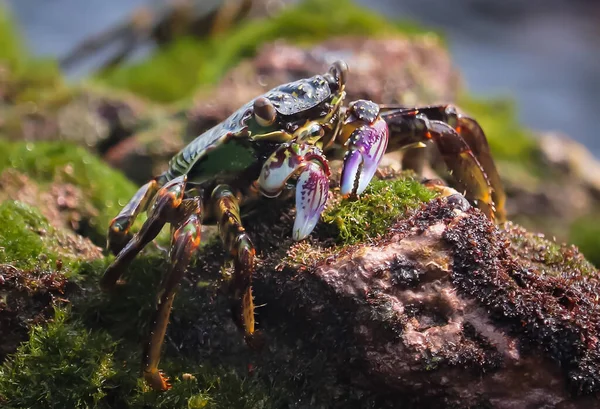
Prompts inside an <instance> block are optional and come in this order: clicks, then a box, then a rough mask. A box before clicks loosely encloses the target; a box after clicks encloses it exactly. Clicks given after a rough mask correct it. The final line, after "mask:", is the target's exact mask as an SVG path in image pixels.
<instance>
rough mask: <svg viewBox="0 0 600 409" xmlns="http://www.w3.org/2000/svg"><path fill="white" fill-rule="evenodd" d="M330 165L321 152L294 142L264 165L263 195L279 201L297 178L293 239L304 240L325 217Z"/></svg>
mask: <svg viewBox="0 0 600 409" xmlns="http://www.w3.org/2000/svg"><path fill="white" fill-rule="evenodd" d="M329 175H330V173H329V165H328V163H327V160H326V159H325V156H324V155H323V153H322V152H321V150H320V149H319V148H317V147H316V146H314V145H304V144H298V143H296V142H291V143H287V144H283V145H281V146H280V147H279V149H277V150H276V151H275V153H273V154H272V155H271V157H270V158H269V159H267V161H266V162H265V163H264V165H263V168H262V170H261V172H260V176H259V178H258V187H259V188H260V191H261V193H262V194H263V195H265V196H267V197H276V196H279V194H280V193H281V192H282V191H283V190H284V189H285V188H286V186H287V185H288V181H289V180H290V179H292V178H296V220H295V221H294V230H293V233H292V236H293V238H294V240H302V239H304V238H305V237H306V236H308V235H309V234H310V233H311V232H312V231H313V229H314V228H315V225H316V224H317V222H318V221H319V218H320V217H321V213H322V212H323V209H324V208H325V204H326V202H327V194H328V192H329Z"/></svg>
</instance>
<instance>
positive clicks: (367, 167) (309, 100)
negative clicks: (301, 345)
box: [100, 61, 504, 390]
mask: <svg viewBox="0 0 600 409" xmlns="http://www.w3.org/2000/svg"><path fill="white" fill-rule="evenodd" d="M347 77H348V67H347V65H346V64H345V63H344V62H343V61H337V62H335V63H333V64H332V65H331V67H330V69H329V71H328V72H327V73H325V74H322V75H315V76H313V77H311V78H305V79H300V80H298V81H294V82H290V83H287V84H283V85H280V86H278V87H276V88H274V89H272V90H270V91H268V92H267V93H265V94H264V95H262V96H259V97H257V98H255V99H254V100H252V101H250V102H248V103H247V104H246V105H244V106H242V107H241V108H240V109H238V110H237V111H236V112H234V113H233V114H232V115H231V116H230V117H229V118H227V119H226V120H225V121H223V122H222V123H220V124H218V125H216V126H215V127H213V128H212V129H209V130H208V131H206V132H204V133H203V134H201V135H200V136H198V137H197V138H196V139H194V140H193V141H192V142H191V143H190V144H189V145H187V146H186V147H184V148H183V149H182V150H181V151H180V152H179V153H178V154H177V155H175V156H174V157H173V158H172V159H171V161H170V162H169V167H168V170H166V171H165V172H164V173H162V174H161V175H159V176H157V177H155V178H154V179H152V180H150V181H149V182H148V183H146V184H145V185H143V186H142V187H141V188H140V189H139V190H138V191H137V193H135V195H134V196H133V198H132V199H131V200H130V201H129V202H128V203H127V204H126V205H125V206H124V207H123V209H122V210H121V212H120V213H119V214H118V215H117V216H116V217H115V218H114V219H113V220H112V222H111V224H110V227H109V231H108V247H109V248H110V249H111V250H112V251H113V252H114V253H115V254H116V257H115V259H114V261H113V262H112V264H110V266H109V267H108V268H107V270H106V272H105V274H104V276H103V277H102V279H101V282H100V284H101V287H102V288H103V289H104V290H110V289H112V288H113V287H115V285H116V284H117V282H118V281H119V277H120V276H121V275H122V273H124V272H125V271H126V270H127V267H128V265H129V264H130V262H131V261H132V260H133V259H134V258H135V257H136V255H137V254H138V253H139V252H140V251H141V250H142V249H143V248H144V247H145V246H146V245H147V244H148V243H150V242H151V241H152V240H154V238H155V237H156V236H157V235H158V233H159V232H160V231H161V229H162V228H163V226H164V225H165V224H167V223H169V224H170V225H171V232H172V242H171V247H170V265H169V268H168V272H167V275H166V277H165V279H164V280H163V282H162V284H161V290H160V293H159V294H160V295H159V299H158V304H157V309H156V311H155V316H154V319H153V323H152V328H151V333H150V337H149V340H148V342H147V344H146V347H145V352H144V354H143V358H142V359H143V362H142V366H143V376H144V378H145V380H146V382H147V383H148V384H149V385H150V386H151V387H152V388H154V389H156V390H166V389H168V388H169V387H170V385H169V383H168V379H167V377H166V376H165V375H164V374H163V373H162V371H160V370H159V361H160V355H161V347H162V344H163V341H164V337H165V333H166V329H167V325H168V321H169V315H170V312H171V307H172V304H173V299H174V296H175V294H176V291H177V287H178V284H179V282H180V280H181V279H182V277H183V275H184V273H185V271H186V269H187V267H188V264H189V263H190V261H191V259H192V257H194V254H195V253H196V250H197V249H198V246H199V245H200V241H201V230H202V229H201V227H202V225H203V224H215V223H216V224H217V225H218V228H219V235H220V237H221V240H222V243H223V246H224V249H225V250H226V252H227V253H228V254H229V256H230V259H231V261H232V262H233V275H232V280H231V284H230V290H231V295H230V296H231V303H232V307H231V308H232V312H233V316H234V320H235V322H236V324H237V326H238V327H239V328H240V330H241V331H243V333H244V337H245V339H246V341H247V343H248V344H249V345H250V346H252V345H253V344H256V343H257V339H259V336H258V331H257V330H256V328H255V327H256V325H255V320H254V308H255V306H254V300H253V295H252V287H251V282H252V275H253V271H254V268H255V258H256V251H255V247H254V245H253V244H252V239H251V237H250V236H249V235H248V233H247V232H246V230H245V229H244V226H243V223H242V217H241V216H242V215H243V214H244V213H243V212H242V211H243V210H244V209H246V207H247V206H249V205H250V204H252V203H256V202H257V200H258V199H260V198H261V197H267V198H276V197H278V196H280V195H281V193H282V192H284V191H287V192H288V193H291V194H293V190H294V189H295V205H296V216H295V221H294V226H293V230H292V233H291V234H292V236H293V239H295V240H302V239H304V238H306V237H307V236H308V235H310V233H311V232H312V230H313V229H314V227H315V225H316V224H317V222H318V221H319V218H320V215H321V212H322V211H323V209H324V207H325V204H326V201H327V197H328V193H329V178H330V168H329V165H328V157H329V158H330V159H331V158H334V157H339V158H340V159H342V158H343V167H342V173H341V179H340V192H341V194H342V195H343V196H344V197H349V196H353V197H355V198H359V196H360V195H361V193H363V192H364V190H365V188H366V187H367V186H368V184H369V182H370V180H371V179H372V178H373V176H374V175H375V173H376V171H377V168H378V165H379V162H380V160H381V158H382V156H383V155H384V153H386V151H390V150H396V149H401V148H405V147H413V148H415V147H422V146H424V145H425V144H426V143H428V142H432V144H433V145H434V146H436V147H437V150H438V151H439V153H440V154H441V157H442V158H443V159H444V162H445V163H446V165H447V167H448V169H449V170H450V171H451V173H452V175H453V179H454V184H455V185H456V187H457V189H459V190H461V191H463V192H464V194H465V197H466V198H467V199H469V200H470V201H471V202H473V203H475V204H476V205H477V206H478V207H479V208H480V209H481V210H482V211H483V212H484V213H485V214H486V215H488V216H489V217H490V218H491V219H495V220H497V221H503V220H504V191H503V188H502V185H501V182H500V178H499V176H498V172H497V170H496V167H495V165H494V162H493V160H492V157H491V155H490V151H489V147H488V144H487V139H486V137H485V135H484V132H483V130H482V129H481V127H480V126H479V125H478V123H477V122H476V121H475V120H474V119H471V118H469V117H467V116H464V115H462V114H459V113H458V111H457V109H456V108H455V107H453V106H450V105H437V106H427V107H423V108H406V107H401V106H396V105H378V104H376V103H374V102H372V101H367V100H357V101H354V102H351V103H349V104H348V105H347V106H346V105H345V104H344V102H345V96H346V92H345V87H346V82H347ZM410 152H412V151H408V153H410ZM358 200H359V199H358ZM144 211H145V212H147V219H146V221H145V222H144V223H143V225H142V226H141V228H140V230H139V231H138V232H137V233H136V234H134V235H132V234H130V228H131V226H132V224H133V223H134V221H135V219H136V217H137V216H138V215H139V214H140V213H141V212H144Z"/></svg>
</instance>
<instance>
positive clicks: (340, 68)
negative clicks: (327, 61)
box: [329, 60, 348, 88]
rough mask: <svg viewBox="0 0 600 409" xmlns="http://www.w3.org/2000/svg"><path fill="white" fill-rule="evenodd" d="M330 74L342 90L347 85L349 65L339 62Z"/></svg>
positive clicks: (334, 65)
mask: <svg viewBox="0 0 600 409" xmlns="http://www.w3.org/2000/svg"><path fill="white" fill-rule="evenodd" d="M329 72H330V73H331V74H332V75H333V76H334V77H335V80H336V82H337V84H338V86H339V87H340V88H342V87H343V86H344V85H346V80H347V79H348V64H346V63H345V62H344V61H342V60H338V61H336V62H334V63H333V64H332V65H331V68H330V69H329Z"/></svg>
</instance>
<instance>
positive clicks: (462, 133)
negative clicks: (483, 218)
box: [381, 105, 506, 222]
mask: <svg viewBox="0 0 600 409" xmlns="http://www.w3.org/2000/svg"><path fill="white" fill-rule="evenodd" d="M381 108H382V110H383V111H384V113H383V114H382V116H383V117H384V119H385V120H386V121H387V122H388V125H389V127H390V132H391V135H390V145H392V146H393V147H394V148H399V147H401V145H405V144H410V143H412V142H414V141H415V139H417V140H423V139H432V140H433V142H434V143H435V145H436V146H437V148H438V150H439V152H440V153H441V155H442V157H443V158H444V161H445V162H446V165H447V166H448V169H449V170H450V171H451V172H452V173H453V174H454V176H455V180H456V182H457V188H459V189H460V190H463V191H466V192H467V196H468V197H469V198H470V199H474V200H477V205H478V207H479V208H480V209H481V210H482V211H483V212H484V213H486V214H487V215H488V216H490V217H492V218H495V219H496V220H498V221H499V222H504V221H505V219H506V210H505V201H506V195H505V192H504V187H503V186H502V181H501V179H500V175H499V174H498V170H497V169H496V165H495V164H494V160H493V159H492V155H491V152H490V148H489V145H488V142H487V138H486V136H485V133H484V132H483V130H482V129H481V126H480V125H479V124H478V123H477V121H475V120H474V119H472V118H469V117H468V116H465V115H462V114H460V113H458V112H457V110H456V108H455V107H454V106H452V105H435V106H428V107H419V108H400V107H397V106H393V105H388V106H382V107H381ZM394 144H395V145H396V146H394ZM415 151H416V150H414V149H413V150H411V151H409V152H407V155H405V159H404V160H403V165H408V167H409V168H411V169H419V168H420V167H421V166H422V161H423V160H424V156H423V154H422V153H418V154H417V157H414V156H413V154H414V152H415Z"/></svg>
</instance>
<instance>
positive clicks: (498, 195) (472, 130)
mask: <svg viewBox="0 0 600 409" xmlns="http://www.w3.org/2000/svg"><path fill="white" fill-rule="evenodd" d="M381 109H382V111H384V113H383V114H382V116H383V117H384V118H386V121H388V124H389V126H390V131H391V132H392V133H403V134H405V136H407V137H411V136H413V137H414V134H415V133H422V127H421V126H420V125H419V124H417V123H415V122H413V124H412V125H411V124H410V123H409V122H410V121H408V122H407V121H406V119H407V118H408V117H412V118H417V117H418V116H419V115H424V116H425V117H427V118H428V119H429V120H437V121H442V122H445V123H447V124H448V125H450V126H451V127H452V128H454V130H455V131H456V132H457V133H458V134H459V135H460V136H461V137H462V138H463V139H464V141H465V142H466V143H467V145H468V146H469V148H470V149H471V151H472V152H473V155H474V156H475V158H476V159H477V161H478V162H479V165H480V166H481V167H482V168H483V170H484V172H485V174H486V176H487V180H488V183H489V185H490V186H491V188H492V200H493V202H494V204H495V207H496V211H495V215H496V219H497V220H498V221H500V222H503V221H505V220H506V210H505V202H506V194H505V192H504V187H503V185H502V180H501V179H500V175H499V174H498V170H497V169H496V165H495V164H494V160H493V159H492V155H491V153H490V148H489V145H488V141H487V138H486V136H485V133H484V132H483V129H481V126H480V125H479V123H477V121H475V120H474V119H472V118H470V117H468V116H465V115H462V114H459V113H458V112H457V110H456V108H455V107H454V106H452V105H434V106H428V107H422V108H401V107H399V106H396V105H381ZM419 128H421V129H419ZM398 139H400V138H398ZM407 159H408V160H409V161H410V162H407V163H405V161H403V166H404V165H408V167H409V168H411V169H416V168H418V166H420V165H421V163H416V161H414V160H412V159H413V158H410V157H409V158H407ZM423 159H424V158H423Z"/></svg>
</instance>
